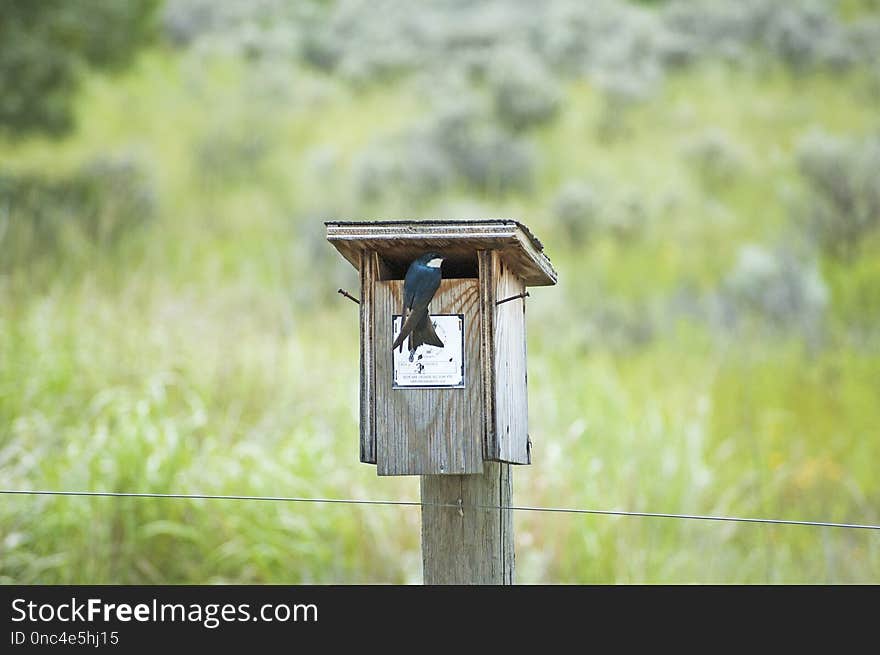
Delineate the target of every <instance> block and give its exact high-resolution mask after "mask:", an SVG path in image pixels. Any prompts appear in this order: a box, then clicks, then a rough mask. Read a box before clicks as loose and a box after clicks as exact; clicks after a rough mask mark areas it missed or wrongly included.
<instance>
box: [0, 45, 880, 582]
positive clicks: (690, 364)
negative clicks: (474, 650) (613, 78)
mask: <svg viewBox="0 0 880 655" xmlns="http://www.w3.org/2000/svg"><path fill="white" fill-rule="evenodd" d="M289 75H290V76H291V77H290V85H289V86H290V88H292V89H295V93H293V92H292V93H291V94H290V95H289V96H288V97H283V98H282V99H280V100H279V99H277V98H275V99H273V98H272V97H271V96H266V97H263V96H261V95H259V94H256V95H252V94H250V92H249V91H248V93H245V92H244V91H242V88H247V87H246V85H247V84H248V71H247V69H245V68H244V67H243V66H242V65H241V64H240V63H238V62H231V61H224V60H220V59H217V60H209V61H208V62H207V63H202V64H199V65H197V63H196V60H195V58H180V59H178V58H175V57H173V56H171V55H169V54H167V53H163V52H150V53H148V54H147V55H145V56H144V57H142V58H141V60H140V61H139V63H138V64H137V66H136V67H135V68H134V69H132V70H131V71H130V72H129V73H127V74H126V75H125V76H123V77H121V78H112V79H109V78H94V79H92V80H90V82H89V84H87V86H86V89H85V92H84V93H83V96H82V98H81V104H80V109H79V112H78V114H79V124H80V127H79V129H78V131H77V133H76V134H74V135H72V136H71V137H69V138H68V139H66V140H64V141H60V142H52V141H44V140H31V141H28V142H25V143H23V144H19V145H13V144H11V143H6V144H2V145H0V155H2V159H3V162H4V166H8V168H9V169H10V170H17V171H41V172H42V173H44V174H47V175H57V176H63V175H64V174H66V173H67V172H69V171H71V170H73V169H75V168H76V166H78V165H80V164H81V163H83V162H85V161H87V160H88V159H89V158H90V157H92V156H94V155H96V154H100V153H104V152H120V151H135V152H139V153H141V154H142V155H143V156H144V157H145V159H146V160H147V161H149V162H150V163H151V165H152V168H153V170H154V171H155V174H156V180H157V182H156V185H157V189H158V192H159V199H160V205H159V214H158V216H157V217H156V220H155V221H153V222H152V223H150V224H149V225H147V226H146V227H145V228H144V229H142V230H139V231H134V230H133V231H132V232H131V233H130V234H129V235H127V236H126V237H125V238H124V240H123V241H122V242H121V243H119V244H117V245H116V246H115V247H113V248H112V249H107V248H101V247H96V246H94V245H93V244H89V243H83V242H78V241H76V240H73V241H71V242H70V243H68V248H67V250H66V251H62V252H60V253H58V254H57V255H56V256H55V257H53V258H51V259H47V258H45V257H42V258H41V257H38V256H35V258H34V261H33V262H31V263H30V264H29V265H28V266H22V267H20V268H16V269H14V270H12V271H10V272H8V273H7V274H6V275H4V276H0V307H2V311H0V471H2V485H0V486H2V487H4V488H12V489H15V488H18V489H72V490H86V489H88V490H105V491H133V492H154V493H169V492H178V493H208V494H245V495H276V496H277V495H281V496H309V497H346V498H405V499H416V498H417V496H418V484H417V481H416V480H414V479H410V478H401V479H389V478H381V479H380V478H377V477H376V476H375V471H374V469H373V468H372V467H369V466H366V465H362V464H359V463H358V462H357V459H358V445H357V433H358V426H357V421H358V415H357V389H358V387H357V376H358V361H357V358H358V350H357V330H358V319H357V310H356V308H355V307H354V306H353V305H352V304H351V303H348V302H346V301H344V300H338V299H337V296H336V295H335V290H336V288H337V286H346V287H347V288H349V289H355V288H356V284H357V278H356V275H355V273H354V271H353V270H351V267H350V266H349V265H348V264H347V263H346V262H344V261H343V260H342V259H341V258H340V257H338V256H337V255H336V254H335V252H334V251H333V250H332V248H331V246H330V245H329V244H327V243H326V242H324V241H323V236H322V230H323V227H322V225H321V222H320V221H321V220H324V219H329V218H371V217H374V216H375V215H376V213H381V214H382V215H389V216H393V215H400V214H402V213H406V214H408V215H412V213H413V212H412V211H411V209H412V208H407V207H406V206H404V205H402V204H399V201H392V202H391V203H390V204H388V205H380V206H376V207H369V208H367V207H363V206H361V205H360V204H359V203H358V202H357V200H356V199H355V198H354V196H353V194H352V193H351V191H350V188H349V185H348V183H347V171H348V169H349V167H350V164H351V161H352V159H353V157H354V156H355V154H356V153H357V151H358V150H359V149H360V148H362V147H364V146H366V145H367V144H369V143H370V142H371V141H373V140H374V139H376V138H379V137H381V136H382V135H387V134H393V133H394V132H396V131H397V130H399V129H402V128H404V127H406V126H408V125H411V124H413V123H414V122H415V121H417V120H418V119H419V118H420V117H421V116H422V115H423V113H424V112H425V111H427V110H428V108H427V107H426V106H425V104H424V102H423V100H422V99H421V98H420V97H419V95H418V93H417V91H416V90H415V89H414V87H413V86H411V85H407V84H405V83H394V84H391V85H388V86H386V87H383V88H381V89H375V90H372V91H367V92H362V93H358V92H354V91H351V90H349V89H347V88H344V87H342V86H341V85H339V84H338V83H337V82H335V81H334V80H332V79H330V78H326V77H323V76H321V75H317V74H315V73H312V72H307V71H302V70H298V69H291V71H289ZM864 85H865V82H864V80H862V79H861V78H860V77H859V75H855V74H854V75H850V76H846V77H841V78H838V77H832V76H830V75H823V74H815V75H810V76H808V77H803V78H799V79H792V78H790V77H788V76H787V75H785V74H782V73H779V72H774V71H765V72H762V73H760V74H758V73H749V72H745V71H739V72H737V71H733V70H729V69H726V68H723V67H720V66H707V67H705V68H700V69H696V70H693V71H691V72H688V73H681V74H679V75H677V76H674V77H672V78H670V80H669V81H668V83H667V85H666V86H665V87H664V90H663V91H662V92H661V93H660V94H659V95H658V96H657V97H656V98H654V99H653V100H650V101H648V102H646V103H645V104H642V105H639V106H635V107H632V108H631V109H630V110H629V111H628V112H627V114H626V115H625V116H624V117H623V120H625V121H626V127H627V132H626V136H625V137H623V138H620V139H618V140H615V141H612V142H610V143H607V142H604V141H603V140H602V139H601V138H600V134H599V131H598V129H597V125H598V123H599V121H600V119H601V112H602V111H603V109H602V102H601V98H600V96H599V94H598V93H597V91H596V90H595V89H592V88H590V87H589V86H587V85H585V84H582V83H577V84H571V85H570V88H568V89H567V95H566V102H565V106H564V111H563V113H562V115H561V116H560V118H559V120H558V121H557V122H556V123H554V124H552V125H550V126H548V127H543V128H541V129H540V130H539V131H537V132H536V133H535V134H534V135H533V137H532V138H533V139H534V141H535V142H536V143H537V145H538V147H539V150H540V154H541V161H542V165H541V167H540V169H539V171H538V179H537V184H536V189H535V191H534V193H532V194H530V195H527V194H520V195H514V196H510V197H508V198H504V199H501V200H498V199H492V198H489V197H474V196H473V195H472V194H459V195H456V197H450V198H444V199H441V200H439V201H438V202H437V203H436V204H434V205H431V204H428V205H426V206H425V207H424V211H425V213H426V214H428V213H430V212H431V211H432V209H436V208H438V207H442V206H443V203H444V202H456V201H462V202H472V203H478V204H479V205H481V206H482V207H485V208H486V211H487V212H488V213H491V214H492V215H513V216H517V217H519V218H521V219H522V220H523V221H524V222H526V223H527V224H529V225H530V226H532V227H534V229H535V231H536V233H537V234H538V235H539V236H540V237H541V238H542V240H544V241H545V245H546V249H547V252H548V254H549V255H550V256H551V258H552V259H553V261H554V264H555V265H556V268H557V269H558V271H559V274H560V284H559V286H558V287H556V288H547V289H536V290H533V292H532V297H531V298H530V299H529V314H528V317H529V318H528V330H529V396H530V433H531V436H532V440H533V442H534V445H535V450H534V464H533V466H531V467H521V468H517V469H516V470H515V473H514V479H515V485H514V495H515V501H516V502H518V503H522V504H528V505H546V506H554V507H585V508H595V509H624V510H633V511H648V512H672V513H706V514H721V515H724V514H730V515H740V516H762V517H774V518H790V519H800V520H828V521H846V522H859V523H875V524H876V523H880V511H878V508H880V478H878V476H877V466H876V463H877V462H878V461H880V432H878V431H880V403H878V402H877V399H878V397H880V348H878V344H880V336H878V334H877V332H876V329H875V328H876V321H873V322H872V321H871V320H870V319H871V317H875V318H876V317H877V316H880V297H878V296H877V293H876V290H877V288H878V281H880V272H878V269H877V266H876V262H877V261H878V257H877V255H878V254H880V246H878V244H876V243H874V244H869V246H868V248H867V250H866V253H865V254H864V255H863V256H862V257H861V258H860V259H859V260H858V261H856V262H855V263H854V264H851V265H843V264H840V263H835V262H830V261H829V262H823V271H824V273H825V276H826V280H827V281H828V284H829V288H830V290H831V310H830V312H831V319H830V320H829V324H830V327H829V330H830V335H829V337H828V338H827V339H826V342H825V343H824V345H823V346H822V348H820V349H818V350H817V349H815V348H811V347H808V346H807V345H805V344H803V343H802V342H801V340H800V339H799V338H798V337H796V336H791V335H784V334H777V333H772V334H771V333H766V332H764V331H761V330H760V329H757V328H755V329H751V328H744V329H743V330H742V331H740V332H738V333H735V334H732V335H719V334H713V332H712V330H711V329H710V328H709V327H708V326H706V325H703V324H700V323H698V322H688V321H686V320H684V319H682V320H681V321H679V322H678V323H677V324H675V325H673V326H671V327H666V328H664V329H661V330H659V331H658V332H657V333H656V334H654V335H653V338H652V339H650V340H648V341H647V342H646V343H643V344H641V345H629V346H625V347H612V345H610V344H606V343H604V342H603V339H602V335H598V336H593V337H592V338H590V339H587V340H585V339H584V330H586V327H585V326H584V325H583V324H582V322H581V317H582V316H583V315H584V313H585V312H588V310H590V309H592V308H595V307H598V306H601V304H602V303H603V302H606V301H609V300H614V301H617V302H620V303H623V304H624V305H625V306H633V307H635V308H636V309H634V310H633V311H634V312H636V315H639V312H641V311H646V310H645V307H650V306H651V303H652V302H655V301H656V300H657V299H661V300H662V299H663V298H665V297H667V296H668V295H669V294H671V293H673V292H675V291H676V289H678V288H680V287H681V286H682V285H690V286H693V287H694V288H697V289H702V290H710V289H712V288H714V286H715V285H717V284H718V282H719V280H720V279H721V278H722V277H723V275H724V274H725V272H726V271H727V270H729V268H730V266H731V265H732V263H733V262H734V260H735V256H736V253H737V251H738V249H739V248H740V246H741V245H742V244H744V243H749V242H757V243H767V242H771V243H772V242H773V241H774V240H776V239H784V238H785V235H786V234H787V230H789V229H791V222H790V219H789V216H790V212H791V206H790V198H791V197H792V196H794V197H797V194H798V193H799V189H800V185H801V182H800V180H799V178H798V176H797V171H796V166H795V162H794V159H793V148H794V146H795V144H796V143H797V140H798V139H799V138H800V136H801V135H802V134H804V133H805V132H806V131H808V130H809V129H811V128H813V127H814V126H820V127H823V128H824V129H826V130H828V131H831V132H840V133H846V134H855V135H860V134H865V133H867V132H868V131H870V130H871V129H876V128H877V127H878V115H877V111H876V108H875V107H872V106H871V105H870V104H868V103H866V102H864V101H863V100H862V98H863V96H864V92H865V91H864ZM709 127H714V128H720V129H722V130H724V131H725V133H727V134H729V135H730V136H731V138H732V139H733V140H734V141H735V142H736V143H737V144H738V145H739V146H741V148H742V151H743V152H744V153H745V157H746V164H745V166H744V168H743V170H742V171H741V173H740V174H738V176H737V177H736V178H735V179H733V180H732V181H731V182H730V183H729V184H724V185H721V186H720V187H712V186H711V185H709V186H707V184H706V181H705V180H704V179H703V178H701V176H700V175H699V174H698V172H697V171H695V170H694V168H693V165H692V164H691V163H689V162H688V160H687V159H686V158H685V157H684V156H683V155H682V148H683V145H684V144H685V142H686V140H687V138H688V136H689V135H692V134H694V133H698V132H699V131H700V130H701V129H703V128H709ZM217 135H224V136H229V138H230V141H229V143H230V144H231V145H230V146H229V147H230V148H231V150H230V151H229V157H230V158H231V159H233V161H230V162H228V163H229V164H230V166H229V167H222V168H218V169H216V170H214V169H211V170H205V167H204V166H201V165H199V159H198V153H199V148H200V144H204V143H206V139H207V140H208V141H210V140H211V139H216V138H217ZM251 137H259V139H262V143H263V145H262V146H261V148H260V149H259V152H257V153H256V154H255V155H254V157H255V159H254V162H253V166H244V167H242V166H238V167H236V166H235V165H234V164H235V163H236V162H235V161H234V157H235V153H236V152H237V151H236V150H235V147H236V145H235V144H236V143H237V142H236V139H237V138H242V139H245V138H251ZM316 147H323V148H326V149H328V152H331V153H333V157H332V158H333V161H334V162H335V163H334V165H333V166H332V167H331V169H330V171H329V172H326V173H323V172H319V171H317V172H316V170H315V169H314V168H313V167H310V166H309V165H308V162H307V159H308V156H309V153H313V152H314V149H315V148H316ZM221 163H223V162H221ZM572 178H574V179H584V180H586V181H589V182H592V183H594V184H596V186H597V187H598V188H600V189H602V192H603V193H604V194H607V198H608V199H609V202H611V203H618V202H622V201H623V200H625V199H626V198H627V197H628V196H629V195H631V194H638V195H639V196H640V197H641V198H642V200H643V203H644V206H645V210H644V211H645V225H644V229H643V230H642V231H641V232H640V233H639V235H638V236H637V237H635V238H633V239H629V240H627V239H623V240H621V239H618V238H615V237H613V236H610V235H600V236H599V237H597V238H596V239H595V240H594V241H591V242H589V243H586V244H583V245H575V244H571V243H569V242H568V239H567V237H566V235H565V233H564V232H563V230H562V229H561V228H560V227H559V226H558V225H557V224H556V223H555V222H554V219H553V217H552V199H553V196H554V194H555V192H556V190H557V189H558V187H559V185H560V184H562V183H564V182H565V181H566V180H568V179H572ZM432 215H433V214H432ZM0 244H2V247H3V248H15V247H16V246H17V244H15V243H9V242H8V241H6V242H0ZM36 254H37V255H38V254H39V253H36ZM633 303H635V304H634V305H633ZM639 303H641V305H640V304H639ZM853 326H855V327H858V328H859V329H858V330H854V327H853ZM516 535H517V567H518V580H519V581H521V582H527V583H528V582H617V583H626V582H647V583H676V582H687V583H689V582H721V583H733V582H790V583H813V582H844V583H845V582H873V583H876V582H880V534H877V533H876V532H868V531H845V530H835V529H830V528H808V527H799V526H767V525H745V524H731V523H712V522H688V521H674V520H668V519H648V518H623V517H619V518H613V517H600V516H571V515H557V514H535V513H522V514H518V515H517V516H516ZM0 544H2V548H0V581H3V582H16V583H33V582H41V583H76V582H80V583H136V582H146V583H183V582H188V583H206V582H277V583H281V582H285V583H289V582H320V583H323V582H418V581H419V580H420V575H421V573H420V566H421V565H420V554H419V514H418V510H417V509H415V508H388V507H360V506H345V505H313V504H294V503H269V502H245V501H222V502H221V501H208V500H203V501H195V500H158V499H113V498H61V497H25V496H6V497H4V498H3V499H2V501H0Z"/></svg>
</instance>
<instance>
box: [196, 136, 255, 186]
mask: <svg viewBox="0 0 880 655" xmlns="http://www.w3.org/2000/svg"><path fill="white" fill-rule="evenodd" d="M269 147H270V141H269V138H268V137H267V136H266V134H265V133H264V132H263V131H261V130H260V129H259V128H258V127H256V126H255V125H253V123H252V122H250V121H247V122H245V123H244V124H243V125H241V126H237V127H236V128H230V127H229V126H218V127H216V128H214V129H211V130H209V131H208V132H207V133H206V134H204V135H202V136H201V137H200V138H199V139H198V140H197V141H196V142H195V145H194V158H195V164H196V167H197V173H198V176H199V178H200V179H201V180H203V181H204V182H207V183H220V184H230V183H235V182H245V181H248V180H251V179H254V178H255V177H256V176H257V175H259V166H260V164H261V163H262V162H263V160H264V159H265V158H266V156H267V154H268V152H269Z"/></svg>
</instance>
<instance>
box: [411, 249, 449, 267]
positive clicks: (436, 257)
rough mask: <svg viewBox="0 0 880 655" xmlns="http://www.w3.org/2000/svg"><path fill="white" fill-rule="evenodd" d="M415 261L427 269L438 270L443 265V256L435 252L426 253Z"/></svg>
mask: <svg viewBox="0 0 880 655" xmlns="http://www.w3.org/2000/svg"><path fill="white" fill-rule="evenodd" d="M417 261H418V262H419V263H420V264H422V265H423V266H427V267H428V268H440V266H442V265H443V255H441V254H439V253H436V252H426V253H425V254H424V255H422V256H421V257H419V258H418V260H417Z"/></svg>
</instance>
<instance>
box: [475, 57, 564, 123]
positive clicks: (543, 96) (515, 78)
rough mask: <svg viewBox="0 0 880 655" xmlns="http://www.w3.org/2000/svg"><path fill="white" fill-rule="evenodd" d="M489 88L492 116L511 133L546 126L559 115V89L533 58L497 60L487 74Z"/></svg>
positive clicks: (503, 58) (504, 58)
mask: <svg viewBox="0 0 880 655" xmlns="http://www.w3.org/2000/svg"><path fill="white" fill-rule="evenodd" d="M532 55H533V53H532ZM489 86H490V89H491V93H492V98H493V101H494V105H495V114H496V116H498V119H499V120H500V121H501V122H502V123H503V124H504V125H505V126H507V127H509V128H510V129H512V130H514V131H519V130H524V129H527V128H529V127H532V126H536V125H542V124H544V123H548V122H550V121H552V120H553V119H554V118H556V115H557V114H558V113H559V105H560V99H561V91H560V88H559V85H558V83H557V82H556V80H555V79H554V78H553V77H552V76H551V75H550V73H549V72H548V71H547V70H546V69H545V68H544V67H543V66H541V65H540V61H539V60H536V59H535V57H534V56H525V55H523V54H518V53H517V54H509V55H507V56H504V57H502V58H500V60H498V61H496V62H495V65H494V67H493V69H492V70H491V72H490V75H489Z"/></svg>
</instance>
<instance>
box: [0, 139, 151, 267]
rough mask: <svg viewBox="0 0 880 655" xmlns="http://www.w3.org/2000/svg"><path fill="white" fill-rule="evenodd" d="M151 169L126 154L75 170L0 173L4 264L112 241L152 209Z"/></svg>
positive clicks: (0, 239)
mask: <svg viewBox="0 0 880 655" xmlns="http://www.w3.org/2000/svg"><path fill="white" fill-rule="evenodd" d="M156 204H157V193H156V187H155V183H154V180H153V177H152V175H151V173H150V171H149V170H148V169H147V168H146V167H145V166H144V165H143V163H142V162H140V161H139V160H138V159H136V158H134V157H131V156H128V155H121V156H114V157H101V158H98V159H95V160H93V161H91V162H89V163H87V164H85V165H84V166H83V167H81V168H80V169H79V170H78V171H76V172H75V173H74V174H72V175H70V176H69V177H66V178H61V179H57V180H55V179H49V178H45V177H42V176H40V175H36V174H6V175H2V176H0V212H2V214H0V220H5V222H6V229H5V230H3V231H2V236H0V246H2V249H3V251H4V253H5V255H4V257H3V258H2V259H0V268H3V269H6V270H9V269H12V268H14V267H15V266H17V265H21V264H26V263H27V262H28V261H30V260H31V259H34V258H36V257H38V256H39V255H46V256H50V257H53V256H57V255H59V254H61V253H62V251H64V250H66V249H67V248H68V247H69V246H72V245H73V244H76V243H83V242H85V243H87V244H92V245H108V246H109V245H112V244H113V243H114V242H116V241H117V240H118V239H120V238H121V237H122V235H124V234H125V233H127V232H129V231H131V230H133V229H135V228H137V227H139V226H140V225H142V224H143V223H144V222H146V221H147V220H148V219H150V218H151V217H152V216H153V215H154V214H155V211H156Z"/></svg>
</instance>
